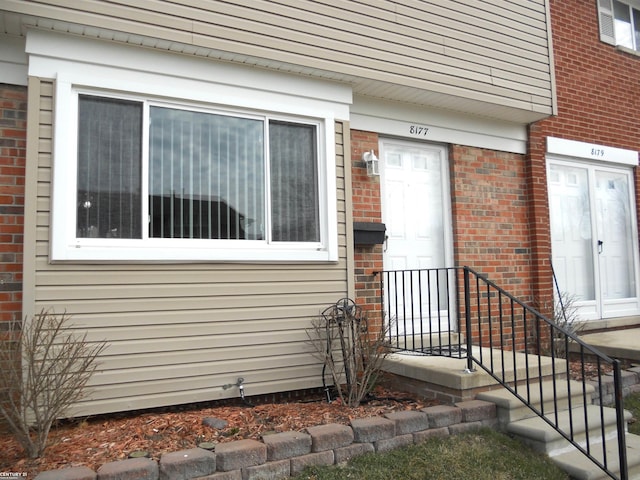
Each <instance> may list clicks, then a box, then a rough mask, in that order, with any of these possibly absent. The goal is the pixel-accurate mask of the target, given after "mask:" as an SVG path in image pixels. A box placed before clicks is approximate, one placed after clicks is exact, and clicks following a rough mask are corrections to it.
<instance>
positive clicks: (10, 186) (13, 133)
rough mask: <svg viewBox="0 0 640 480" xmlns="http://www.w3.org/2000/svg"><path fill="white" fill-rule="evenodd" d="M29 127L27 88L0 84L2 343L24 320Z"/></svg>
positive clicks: (0, 426) (2, 426)
mask: <svg viewBox="0 0 640 480" xmlns="http://www.w3.org/2000/svg"><path fill="white" fill-rule="evenodd" d="M26 128H27V89H26V88H25V87H17V86H10V85H4V84H0V342H3V341H4V342H6V341H10V340H12V339H10V338H8V332H7V329H6V326H7V324H8V322H11V321H20V320H21V319H22V238H23V226H24V220H23V219H24V169H25V158H26V136H27V135H26ZM0 368H5V366H2V365H0ZM2 395H3V392H0V399H1V398H2ZM6 428H7V425H6V424H5V422H4V420H1V421H0V431H3V430H5V429H6Z"/></svg>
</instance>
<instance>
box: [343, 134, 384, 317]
mask: <svg viewBox="0 0 640 480" xmlns="http://www.w3.org/2000/svg"><path fill="white" fill-rule="evenodd" d="M370 150H373V151H374V152H375V153H376V155H378V134H377V133H372V132H363V131H358V130H352V131H351V159H352V162H351V181H352V185H351V188H352V194H353V221H354V222H381V221H382V210H381V207H382V206H381V201H380V177H369V176H368V175H367V168H366V165H365V164H364V162H363V161H362V154H363V153H364V152H368V151H370ZM382 268H383V267H382V246H381V245H374V246H361V245H356V246H355V248H354V269H355V277H356V278H355V292H356V294H355V296H356V298H355V301H356V303H358V304H359V305H361V306H362V308H363V310H364V311H365V312H366V314H367V317H368V318H369V321H370V322H371V323H372V324H373V325H376V324H377V325H380V324H381V323H380V322H381V314H380V312H381V309H380V277H379V276H376V275H374V273H375V272H379V271H382Z"/></svg>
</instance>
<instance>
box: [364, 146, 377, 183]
mask: <svg viewBox="0 0 640 480" xmlns="http://www.w3.org/2000/svg"><path fill="white" fill-rule="evenodd" d="M362 160H364V163H365V164H366V165H367V175H369V176H370V177H377V176H378V175H380V161H379V160H378V157H376V154H375V153H373V150H371V151H370V152H364V153H363V154H362Z"/></svg>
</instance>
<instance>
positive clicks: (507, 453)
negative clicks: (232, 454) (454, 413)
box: [294, 429, 568, 480]
mask: <svg viewBox="0 0 640 480" xmlns="http://www.w3.org/2000/svg"><path fill="white" fill-rule="evenodd" d="M294 479H295V480H347V479H348V480H396V479H397V480H430V479H434V480H435V479H437V480H440V479H447V480H455V479H464V480H467V479H469V480H470V479H473V480H507V479H510V480H511V479H513V480H517V479H523V480H524V479H536V480H554V479H558V480H560V479H562V480H567V479H568V476H567V475H566V474H565V473H564V472H562V471H561V470H560V469H558V468H557V467H556V466H555V465H554V464H553V463H551V461H550V460H549V458H547V457H546V456H544V455H541V454H537V453H535V452H533V451H532V450H530V449H529V448H527V447H525V446H523V445H522V443H520V442H518V441H517V440H513V439H511V438H509V437H508V436H506V435H503V434H500V433H498V432H496V431H494V430H491V429H481V430H479V431H477V432H472V433H465V434H459V435H451V436H448V437H444V438H434V439H430V440H428V441H426V442H424V443H422V444H419V445H413V446H411V447H407V448H402V449H398V450H394V451H391V452H388V453H383V454H366V455H362V456H360V457H356V458H354V459H353V460H351V461H350V462H349V463H348V464H346V465H342V466H328V467H310V468H308V469H307V470H305V471H304V472H303V473H302V474H300V475H298V476H296V477H294Z"/></svg>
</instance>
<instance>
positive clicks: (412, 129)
mask: <svg viewBox="0 0 640 480" xmlns="http://www.w3.org/2000/svg"><path fill="white" fill-rule="evenodd" d="M428 131H429V128H428V127H422V126H420V125H409V133H410V134H411V135H419V136H421V137H426V136H427V132H428Z"/></svg>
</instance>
